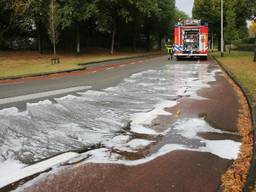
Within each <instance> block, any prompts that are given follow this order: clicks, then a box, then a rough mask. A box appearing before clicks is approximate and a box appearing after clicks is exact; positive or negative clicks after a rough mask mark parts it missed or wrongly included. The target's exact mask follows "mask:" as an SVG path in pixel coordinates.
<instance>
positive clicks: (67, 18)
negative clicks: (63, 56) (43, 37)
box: [60, 0, 96, 54]
mask: <svg viewBox="0 0 256 192" xmlns="http://www.w3.org/2000/svg"><path fill="white" fill-rule="evenodd" d="M95 11H96V6H95V3H94V2H93V1H92V0H69V1H64V2H63V3H62V4H61V7H60V15H61V17H60V18H61V19H60V23H61V27H62V29H64V28H66V27H70V26H74V27H75V28H76V52H77V53H78V54H79V53H80V51H81V48H80V47H81V46H80V41H81V38H80V24H81V23H82V22H85V21H87V20H88V19H89V18H91V17H92V16H93V15H94V14H95Z"/></svg>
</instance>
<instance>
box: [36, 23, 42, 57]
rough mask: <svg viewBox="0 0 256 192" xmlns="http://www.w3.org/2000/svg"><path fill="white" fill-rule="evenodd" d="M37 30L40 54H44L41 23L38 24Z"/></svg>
mask: <svg viewBox="0 0 256 192" xmlns="http://www.w3.org/2000/svg"><path fill="white" fill-rule="evenodd" d="M36 28H37V44H38V45H37V46H38V47H37V48H38V52H39V53H42V26H41V22H38V23H37V24H36Z"/></svg>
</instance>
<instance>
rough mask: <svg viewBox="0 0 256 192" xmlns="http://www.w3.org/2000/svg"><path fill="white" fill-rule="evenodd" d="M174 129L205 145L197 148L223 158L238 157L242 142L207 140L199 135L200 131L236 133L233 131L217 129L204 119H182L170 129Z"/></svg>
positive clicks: (185, 136)
mask: <svg viewBox="0 0 256 192" xmlns="http://www.w3.org/2000/svg"><path fill="white" fill-rule="evenodd" d="M172 130H177V131H178V132H177V133H176V134H180V135H181V136H183V137H184V138H187V139H197V140H199V141H200V142H201V143H202V144H203V145H204V146H202V147H198V148H195V150H198V151H201V152H209V153H212V154H214V155H216V156H219V157H220V158H223V159H230V160H232V159H233V160H234V159H236V158H237V157H238V154H239V151H240V146H241V143H240V142H235V141H232V140H207V139H204V138H202V137H200V136H198V134H200V133H220V134H224V133H226V134H230V135H233V134H234V133H232V132H227V131H222V130H219V129H215V128H213V127H211V126H210V125H209V124H208V123H207V122H206V121H205V120H203V119H185V120H184V119H183V120H180V121H178V122H177V123H176V124H175V125H174V127H173V128H172V129H170V130H169V131H172Z"/></svg>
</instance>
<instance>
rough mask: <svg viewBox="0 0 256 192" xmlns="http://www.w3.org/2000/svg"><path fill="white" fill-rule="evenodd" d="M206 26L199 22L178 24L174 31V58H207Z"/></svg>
mask: <svg viewBox="0 0 256 192" xmlns="http://www.w3.org/2000/svg"><path fill="white" fill-rule="evenodd" d="M208 50H209V42H208V26H204V25H201V21H200V20H185V21H183V22H178V23H177V24H176V26H175V29H174V56H175V57H176V58H177V59H182V58H201V59H207V58H208Z"/></svg>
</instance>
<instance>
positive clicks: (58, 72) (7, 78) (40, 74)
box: [0, 67, 87, 81]
mask: <svg viewBox="0 0 256 192" xmlns="http://www.w3.org/2000/svg"><path fill="white" fill-rule="evenodd" d="M86 69H87V67H81V68H77V69H68V70H63V71H52V72H45V73H34V74H30V75H29V74H28V75H17V76H9V77H4V78H0V81H2V80H16V79H23V78H29V77H40V76H47V75H53V74H60V73H71V72H75V71H84V70H86Z"/></svg>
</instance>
